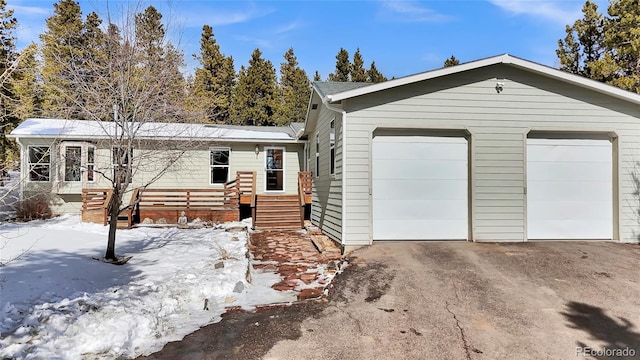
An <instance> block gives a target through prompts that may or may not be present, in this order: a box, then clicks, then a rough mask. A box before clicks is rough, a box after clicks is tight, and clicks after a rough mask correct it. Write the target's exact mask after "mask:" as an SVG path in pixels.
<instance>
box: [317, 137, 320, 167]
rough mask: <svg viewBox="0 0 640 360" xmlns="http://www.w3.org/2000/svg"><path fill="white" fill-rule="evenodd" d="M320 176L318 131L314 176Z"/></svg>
mask: <svg viewBox="0 0 640 360" xmlns="http://www.w3.org/2000/svg"><path fill="white" fill-rule="evenodd" d="M318 176H320V133H316V177H318Z"/></svg>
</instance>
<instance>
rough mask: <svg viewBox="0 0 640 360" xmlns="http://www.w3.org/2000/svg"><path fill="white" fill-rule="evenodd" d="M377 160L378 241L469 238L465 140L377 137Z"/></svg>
mask: <svg viewBox="0 0 640 360" xmlns="http://www.w3.org/2000/svg"><path fill="white" fill-rule="evenodd" d="M372 156H373V163H372V191H373V194H372V198H373V238H374V240H436V239H437V240H446V239H466V238H467V237H468V219H467V218H468V215H467V213H468V210H467V209H468V196H467V192H468V189H467V187H468V179H467V177H468V168H467V162H468V160H467V158H468V148H467V141H466V139H464V138H452V137H431V136H408V137H405V136H378V137H376V138H374V140H373V147H372Z"/></svg>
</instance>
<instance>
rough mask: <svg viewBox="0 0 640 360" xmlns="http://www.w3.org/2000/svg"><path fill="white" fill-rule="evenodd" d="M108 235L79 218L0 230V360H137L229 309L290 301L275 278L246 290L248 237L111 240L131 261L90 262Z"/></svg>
mask: <svg viewBox="0 0 640 360" xmlns="http://www.w3.org/2000/svg"><path fill="white" fill-rule="evenodd" d="M248 224H249V223H248V222H240V223H228V224H225V225H224V227H226V228H230V227H237V226H242V227H245V228H246V227H247V225H248ZM107 230H108V229H107V227H105V226H102V225H97V224H89V223H82V222H80V219H79V217H78V216H64V217H60V218H54V219H50V220H46V221H32V222H29V223H4V224H2V223H0V262H1V263H4V264H5V265H4V266H1V267H0V333H1V335H0V357H1V358H3V359H5V358H13V359H52V358H55V359H80V358H82V359H115V358H122V357H135V356H138V355H144V354H149V353H152V352H154V351H157V350H160V349H161V348H162V346H163V345H164V344H166V343H167V342H169V341H175V340H179V339H181V338H183V337H184V336H185V335H187V334H189V333H191V332H193V331H195V330H197V329H198V328H199V327H201V326H203V325H206V324H210V323H213V322H217V321H220V319H221V315H222V314H223V313H224V312H225V307H227V306H242V307H244V308H247V309H250V308H252V307H253V306H255V305H259V304H270V303H287V302H291V301H294V300H295V299H296V297H295V293H293V292H280V291H275V290H273V289H271V285H272V284H274V283H276V282H278V281H280V277H279V276H278V275H276V274H272V273H253V272H252V274H251V277H252V281H251V283H248V282H247V280H246V272H247V269H248V268H249V267H248V265H249V264H248V260H247V258H246V253H247V251H248V250H247V232H246V231H240V232H233V231H229V232H228V231H225V228H220V229H212V228H203V229H176V228H164V229H161V228H136V229H131V230H118V235H117V242H116V252H117V253H118V254H122V255H131V256H133V258H132V259H131V260H130V261H129V262H128V263H127V264H125V265H122V266H116V265H110V264H106V263H103V262H101V261H97V260H94V259H93V258H92V257H101V256H103V255H104V250H105V246H106V241H107ZM220 261H222V262H223V263H224V267H223V268H218V269H216V263H219V262H220ZM238 291H240V292H238ZM205 301H206V305H207V307H208V310H205V309H204V308H205Z"/></svg>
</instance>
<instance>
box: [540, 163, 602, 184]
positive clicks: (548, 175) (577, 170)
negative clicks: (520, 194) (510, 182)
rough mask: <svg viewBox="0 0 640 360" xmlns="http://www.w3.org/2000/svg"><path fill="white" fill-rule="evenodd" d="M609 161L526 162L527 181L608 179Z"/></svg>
mask: <svg viewBox="0 0 640 360" xmlns="http://www.w3.org/2000/svg"><path fill="white" fill-rule="evenodd" d="M610 175H611V161H609V163H589V162H581V163H576V162H573V163H572V162H552V161H545V162H541V161H538V162H528V164H527V178H528V179H529V181H536V180H553V181H556V180H558V179H562V180H564V181H576V182H581V181H602V182H607V181H610Z"/></svg>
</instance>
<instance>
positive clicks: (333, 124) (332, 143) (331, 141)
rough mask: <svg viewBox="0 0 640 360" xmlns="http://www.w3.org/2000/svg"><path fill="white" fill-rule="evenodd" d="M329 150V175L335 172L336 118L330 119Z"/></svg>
mask: <svg viewBox="0 0 640 360" xmlns="http://www.w3.org/2000/svg"><path fill="white" fill-rule="evenodd" d="M329 131H330V132H329V151H330V153H331V155H330V158H329V169H330V171H329V173H330V174H331V175H335V174H336V120H335V119H333V120H331V128H330V129H329Z"/></svg>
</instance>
